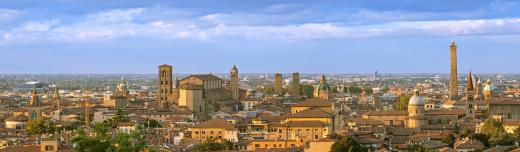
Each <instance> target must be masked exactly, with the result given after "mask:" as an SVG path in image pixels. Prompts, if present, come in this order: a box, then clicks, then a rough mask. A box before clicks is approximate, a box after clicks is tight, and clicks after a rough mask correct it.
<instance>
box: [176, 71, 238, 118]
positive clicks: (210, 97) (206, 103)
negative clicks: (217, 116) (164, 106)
mask: <svg viewBox="0 0 520 152" xmlns="http://www.w3.org/2000/svg"><path fill="white" fill-rule="evenodd" d="M178 84H179V88H180V89H179V98H178V99H179V100H181V99H182V100H184V101H182V102H183V104H182V105H184V104H185V103H194V105H199V107H198V108H199V110H198V111H200V112H203V114H208V113H212V112H216V111H220V110H222V111H226V112H231V111H238V110H239V108H240V102H239V101H237V100H234V99H233V97H232V93H231V91H230V90H228V89H225V88H224V87H223V80H222V79H220V78H219V77H217V76H215V75H212V74H202V75H190V76H188V77H186V78H184V79H182V80H180V81H179V82H178ZM181 94H183V97H182V98H181V97H180V96H181ZM190 96H191V97H190ZM188 100H193V101H188ZM179 102H180V101H179ZM195 108H197V107H194V109H195ZM201 108H203V109H201ZM195 112H197V110H196V111H195Z"/></svg>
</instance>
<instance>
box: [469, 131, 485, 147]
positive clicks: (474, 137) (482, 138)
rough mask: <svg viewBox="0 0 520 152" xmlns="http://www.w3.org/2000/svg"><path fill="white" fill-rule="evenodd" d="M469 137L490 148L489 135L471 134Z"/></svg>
mask: <svg viewBox="0 0 520 152" xmlns="http://www.w3.org/2000/svg"><path fill="white" fill-rule="evenodd" d="M468 137H469V138H471V139H474V140H478V141H480V142H481V143H482V144H484V146H486V147H490V144H489V137H488V136H487V135H485V134H482V133H474V134H470V135H469V136H468Z"/></svg>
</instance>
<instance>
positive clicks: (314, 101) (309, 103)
mask: <svg viewBox="0 0 520 152" xmlns="http://www.w3.org/2000/svg"><path fill="white" fill-rule="evenodd" d="M332 104H333V103H332V102H329V101H327V100H324V99H321V98H311V99H307V100H305V101H302V102H299V103H297V104H294V105H292V106H291V107H330V106H332Z"/></svg>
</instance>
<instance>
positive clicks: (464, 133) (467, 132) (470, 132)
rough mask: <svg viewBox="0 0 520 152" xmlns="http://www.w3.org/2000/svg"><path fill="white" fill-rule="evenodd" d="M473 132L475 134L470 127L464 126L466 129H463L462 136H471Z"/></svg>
mask: <svg viewBox="0 0 520 152" xmlns="http://www.w3.org/2000/svg"><path fill="white" fill-rule="evenodd" d="M471 134H473V131H471V130H470V129H469V128H464V130H462V134H461V136H462V137H463V138H464V137H469V136H471Z"/></svg>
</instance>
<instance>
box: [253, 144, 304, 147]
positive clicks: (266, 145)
mask: <svg viewBox="0 0 520 152" xmlns="http://www.w3.org/2000/svg"><path fill="white" fill-rule="evenodd" d="M278 147H279V148H283V147H282V144H278V145H276V144H273V148H278ZM291 147H296V145H295V144H291ZM255 148H260V144H255ZM264 148H269V144H265V145H264Z"/></svg>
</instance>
